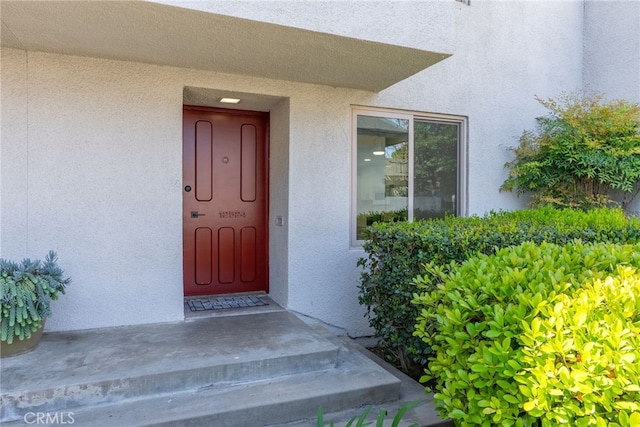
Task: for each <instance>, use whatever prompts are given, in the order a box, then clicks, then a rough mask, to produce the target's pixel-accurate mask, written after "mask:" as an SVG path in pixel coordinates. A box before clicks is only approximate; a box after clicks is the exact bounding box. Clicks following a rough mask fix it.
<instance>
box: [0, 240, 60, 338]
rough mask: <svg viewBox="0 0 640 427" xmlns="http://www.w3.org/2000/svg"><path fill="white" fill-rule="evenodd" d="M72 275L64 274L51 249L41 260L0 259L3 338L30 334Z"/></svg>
mask: <svg viewBox="0 0 640 427" xmlns="http://www.w3.org/2000/svg"><path fill="white" fill-rule="evenodd" d="M70 281H71V279H69V278H63V271H62V270H61V269H60V267H59V266H58V264H57V257H56V254H55V253H54V252H53V251H50V252H49V254H48V255H47V256H46V258H45V260H44V262H42V261H39V260H37V261H31V260H30V259H25V260H23V261H22V262H21V263H16V262H12V261H7V260H4V259H0V298H1V299H0V303H1V304H2V312H1V316H0V323H1V325H0V326H1V327H0V329H1V330H2V337H1V338H2V341H4V342H6V343H7V344H11V343H12V342H13V340H14V339H15V338H16V337H17V338H18V339H20V340H23V339H25V338H29V337H31V333H32V332H35V331H36V330H37V329H39V328H40V327H41V326H42V322H43V321H44V319H45V318H47V317H49V316H51V308H50V304H51V300H55V299H58V295H59V294H60V293H63V294H64V293H65V286H66V285H67V284H69V282H70Z"/></svg>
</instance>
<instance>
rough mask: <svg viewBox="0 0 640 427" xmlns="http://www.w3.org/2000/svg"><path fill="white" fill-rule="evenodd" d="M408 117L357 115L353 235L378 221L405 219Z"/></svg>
mask: <svg viewBox="0 0 640 427" xmlns="http://www.w3.org/2000/svg"><path fill="white" fill-rule="evenodd" d="M408 141H409V120H406V119H395V118H387V117H373V116H364V115H362V116H360V115H359V116H358V131H357V179H358V186H357V196H356V198H357V201H356V204H357V211H358V214H357V219H356V222H357V225H356V228H357V231H356V232H357V235H358V239H362V231H363V230H364V228H366V227H367V226H369V225H372V224H373V223H374V222H378V221H384V222H387V221H399V220H406V219H408V216H407V212H408V211H407V196H408V194H409V156H408V147H409V145H408Z"/></svg>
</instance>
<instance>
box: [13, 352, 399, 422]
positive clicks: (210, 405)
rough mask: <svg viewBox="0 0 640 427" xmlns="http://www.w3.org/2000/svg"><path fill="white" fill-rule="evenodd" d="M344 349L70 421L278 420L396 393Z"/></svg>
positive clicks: (87, 411)
mask: <svg viewBox="0 0 640 427" xmlns="http://www.w3.org/2000/svg"><path fill="white" fill-rule="evenodd" d="M344 351H346V348H345V349H341V355H340V357H339V362H338V365H337V366H336V367H335V368H332V369H327V370H322V371H314V372H304V373H298V374H293V375H285V376H280V377H277V378H272V379H263V380H258V381H251V382H245V383H235V384H226V385H220V384H218V385H211V386H208V387H201V388H198V389H193V390H187V391H181V392H176V393H167V394H163V395H158V396H154V397H152V398H147V399H136V400H126V401H122V402H119V403H116V404H109V405H100V406H93V407H86V408H79V409H76V410H74V412H73V418H74V425H78V426H85V425H86V426H92V427H112V426H113V427H116V426H117V427H120V426H151V425H152V426H176V427H177V426H180V427H183V426H184V427H189V426H216V427H255V426H263V425H274V424H275V425H282V424H286V423H289V422H292V421H297V420H301V419H311V418H313V417H315V416H316V414H317V411H318V407H319V406H322V407H323V409H324V410H325V411H328V412H335V411H342V410H345V409H347V408H352V407H361V406H362V405H369V404H378V403H382V402H387V401H390V400H396V399H397V398H398V395H399V390H400V380H398V379H397V378H395V377H393V376H392V375H389V374H388V373H387V372H385V371H384V370H383V369H381V368H380V367H379V366H378V365H376V364H375V363H371V362H370V361H369V360H368V359H367V358H366V357H364V356H362V355H361V354H358V353H357V352H356V353H348V354H347V353H343V352H344ZM3 425H5V424H3ZM6 425H7V426H11V425H12V424H11V423H9V424H6Z"/></svg>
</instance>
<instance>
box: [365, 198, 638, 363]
mask: <svg viewBox="0 0 640 427" xmlns="http://www.w3.org/2000/svg"><path fill="white" fill-rule="evenodd" d="M578 238H579V239H582V240H583V241H585V242H614V243H625V242H630V243H633V242H638V241H640V221H639V220H638V219H637V218H634V219H629V218H626V217H625V216H624V214H623V212H622V210H620V209H596V210H592V211H588V212H580V211H573V210H568V209H567V210H558V209H552V208H539V209H532V210H522V211H515V212H498V213H491V214H489V215H487V216H485V217H468V218H455V217H448V218H445V219H438V220H428V221H419V222H414V223H407V222H398V223H390V224H375V225H374V226H373V227H369V228H367V240H366V241H365V243H364V245H363V249H364V250H365V252H366V257H363V258H361V259H359V260H358V265H359V266H361V267H362V269H363V270H364V271H363V272H362V274H361V283H360V286H359V288H360V291H359V296H358V299H359V302H360V304H362V305H364V306H365V307H366V309H367V313H366V316H367V317H368V319H369V324H370V325H371V327H373V329H374V330H375V333H376V335H377V336H378V338H379V339H380V341H379V348H380V350H381V351H382V352H383V353H384V355H385V358H386V359H387V360H388V361H389V362H391V363H394V364H396V366H398V367H400V368H401V369H402V370H403V371H404V372H407V373H410V374H417V375H420V372H422V367H423V366H424V365H425V364H426V360H427V357H428V356H429V354H430V351H431V349H430V348H429V346H428V345H427V344H426V343H425V342H424V341H422V340H420V339H419V338H418V337H415V336H414V335H413V332H414V324H415V319H416V317H417V316H418V313H419V311H418V309H417V307H416V306H414V305H412V304H411V299H412V298H413V295H414V293H415V292H418V291H428V289H429V287H430V286H432V285H431V284H429V282H428V280H425V281H422V282H420V284H421V286H422V288H417V287H416V285H415V284H412V280H413V279H414V278H415V277H416V276H418V275H419V274H420V273H421V270H422V266H423V265H425V264H429V263H432V265H437V266H440V267H438V268H440V269H445V270H446V269H447V265H449V263H451V262H452V261H456V262H462V261H464V260H465V259H467V258H469V257H471V256H473V255H475V254H476V253H486V254H490V253H494V251H495V249H496V248H504V247H507V246H513V245H518V244H521V243H522V242H525V241H533V242H536V243H541V242H544V241H547V242H553V243H558V244H564V243H567V242H570V241H571V240H573V239H578Z"/></svg>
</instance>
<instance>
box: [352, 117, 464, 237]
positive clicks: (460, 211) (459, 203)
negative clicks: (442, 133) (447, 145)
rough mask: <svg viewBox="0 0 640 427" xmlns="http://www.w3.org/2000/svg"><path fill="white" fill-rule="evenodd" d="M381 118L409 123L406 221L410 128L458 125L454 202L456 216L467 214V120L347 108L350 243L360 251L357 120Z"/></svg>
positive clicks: (410, 205)
mask: <svg viewBox="0 0 640 427" xmlns="http://www.w3.org/2000/svg"><path fill="white" fill-rule="evenodd" d="M359 115H364V116H372V117H385V118H392V119H402V120H408V121H409V150H408V156H409V159H408V163H409V164H408V174H409V182H408V188H407V191H408V197H407V208H408V212H407V215H408V221H413V199H414V196H413V188H414V182H413V181H414V173H413V171H414V135H413V128H414V122H415V121H428V122H431V123H444V124H457V125H458V147H457V153H458V155H457V165H458V170H457V188H456V190H457V200H456V216H466V215H467V212H468V182H467V174H468V172H467V171H468V161H467V152H468V142H467V133H468V118H467V117H465V116H458V115H453V114H439V113H425V112H418V111H405V110H394V109H387V108H377V107H364V106H353V107H352V108H351V218H350V240H351V247H353V248H361V247H362V242H363V240H358V239H357V237H356V233H357V230H356V219H357V216H358V203H357V198H358V155H357V154H358V116H359Z"/></svg>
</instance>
